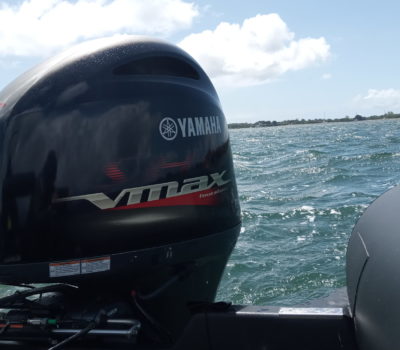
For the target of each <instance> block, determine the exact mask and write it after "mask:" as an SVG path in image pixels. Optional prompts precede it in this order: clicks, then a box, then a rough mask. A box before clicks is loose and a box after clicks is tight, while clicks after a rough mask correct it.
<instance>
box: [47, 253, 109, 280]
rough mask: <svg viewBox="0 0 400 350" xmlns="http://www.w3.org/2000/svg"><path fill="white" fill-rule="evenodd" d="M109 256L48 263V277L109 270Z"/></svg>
mask: <svg viewBox="0 0 400 350" xmlns="http://www.w3.org/2000/svg"><path fill="white" fill-rule="evenodd" d="M110 261H111V259H110V257H109V256H103V257H99V258H90V259H82V260H70V261H59V262H54V263H50V264H49V274H50V277H63V276H73V275H81V274H86V273H95V272H102V271H108V270H110V265H111V263H110Z"/></svg>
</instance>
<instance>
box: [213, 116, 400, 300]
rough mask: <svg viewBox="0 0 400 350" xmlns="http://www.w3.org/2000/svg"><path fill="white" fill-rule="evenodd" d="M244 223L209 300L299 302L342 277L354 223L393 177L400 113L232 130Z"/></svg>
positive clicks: (399, 168) (398, 168) (398, 167)
mask: <svg viewBox="0 0 400 350" xmlns="http://www.w3.org/2000/svg"><path fill="white" fill-rule="evenodd" d="M230 137H231V144H232V153H233V159H234V165H235V171H236V177H237V184H238V191H239V195H240V202H241V209H242V230H241V234H240V237H239V240H238V242H237V244H236V248H235V250H234V251H233V253H232V256H231V258H230V260H229V262H228V265H227V268H226V270H225V274H224V277H223V280H222V282H221V284H220V287H219V291H218V295H217V299H219V300H231V301H232V302H234V303H238V304H259V305H299V304H304V303H307V301H309V300H311V299H315V298H321V297H325V296H327V295H328V294H330V293H331V292H332V291H334V290H335V289H338V288H343V287H345V285H346V275H345V264H346V247H347V242H348V239H349V237H350V234H351V231H352V228H353V227H354V224H355V223H356V221H357V219H358V218H359V217H360V216H361V215H362V213H363V212H364V210H365V209H366V208H367V206H368V205H369V204H370V203H371V202H372V201H373V200H374V199H375V198H376V197H377V196H379V195H380V194H382V193H383V192H385V191H387V190H388V189H390V188H391V187H393V186H395V185H397V184H400V120H376V121H360V122H346V123H322V124H312V125H294V126H279V127H269V128H250V129H238V130H231V131H230Z"/></svg>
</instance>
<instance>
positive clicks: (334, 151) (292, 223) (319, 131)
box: [0, 120, 400, 305]
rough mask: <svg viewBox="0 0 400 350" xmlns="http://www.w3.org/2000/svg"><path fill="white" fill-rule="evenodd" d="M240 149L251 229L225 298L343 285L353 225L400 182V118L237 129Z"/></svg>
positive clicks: (291, 299) (276, 301) (300, 296)
mask: <svg viewBox="0 0 400 350" xmlns="http://www.w3.org/2000/svg"><path fill="white" fill-rule="evenodd" d="M231 142H232V150H233V157H234V163H235V168H236V177H237V183H238V188H239V194H240V201H241V206H242V217H243V228H242V232H241V235H240V237H239V241H238V243H237V245H236V248H235V250H234V252H233V254H232V256H231V259H230V261H229V263H228V266H227V268H226V271H225V275H224V278H223V280H222V282H221V285H220V288H219V292H218V299H219V300H231V301H232V302H234V303H240V304H249V303H254V304H268V305H296V304H303V303H305V302H307V301H309V300H310V299H313V298H318V297H322V296H326V295H328V294H330V292H332V291H333V290H335V289H337V288H340V287H344V286H345V283H346V280H345V272H344V266H345V252H346V245H347V241H348V238H349V235H350V233H351V230H352V228H353V226H354V223H355V222H356V220H357V218H358V217H359V216H360V215H361V214H362V212H363V211H364V210H365V208H366V207H367V206H368V204H369V203H371V201H372V200H374V199H375V198H376V197H377V196H378V195H379V194H381V193H383V192H384V191H386V190H387V189H389V188H390V187H393V186H394V185H396V184H400V120H380V121H365V122H357V123H355V122H354V123H332V124H316V125H300V126H286V127H273V128H259V129H241V130H231ZM13 290H15V288H12V287H7V286H0V295H4V294H9V293H11V292H12V291H13Z"/></svg>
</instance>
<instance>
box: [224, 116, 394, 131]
mask: <svg viewBox="0 0 400 350" xmlns="http://www.w3.org/2000/svg"><path fill="white" fill-rule="evenodd" d="M395 118H400V113H393V112H387V113H385V114H382V115H371V116H369V117H363V116H362V115H359V114H357V115H356V116H354V117H353V118H351V117H349V116H346V117H344V118H337V119H325V118H318V119H307V120H306V119H291V120H284V121H281V122H277V121H275V120H273V121H270V120H260V121H258V122H255V123H230V124H228V128H229V129H242V128H262V127H271V126H282V125H299V124H318V123H339V122H340V123H343V122H360V121H364V120H378V119H395Z"/></svg>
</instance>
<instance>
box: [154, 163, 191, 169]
mask: <svg viewBox="0 0 400 350" xmlns="http://www.w3.org/2000/svg"><path fill="white" fill-rule="evenodd" d="M189 164H190V162H172V163H165V164H163V165H160V168H161V169H167V168H178V167H184V166H188V165H189Z"/></svg>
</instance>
